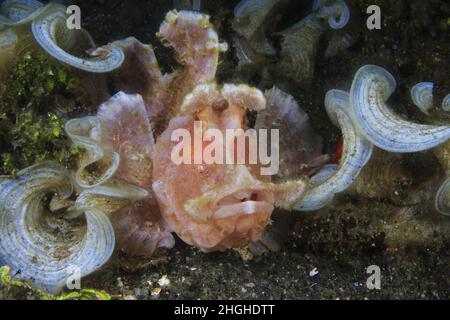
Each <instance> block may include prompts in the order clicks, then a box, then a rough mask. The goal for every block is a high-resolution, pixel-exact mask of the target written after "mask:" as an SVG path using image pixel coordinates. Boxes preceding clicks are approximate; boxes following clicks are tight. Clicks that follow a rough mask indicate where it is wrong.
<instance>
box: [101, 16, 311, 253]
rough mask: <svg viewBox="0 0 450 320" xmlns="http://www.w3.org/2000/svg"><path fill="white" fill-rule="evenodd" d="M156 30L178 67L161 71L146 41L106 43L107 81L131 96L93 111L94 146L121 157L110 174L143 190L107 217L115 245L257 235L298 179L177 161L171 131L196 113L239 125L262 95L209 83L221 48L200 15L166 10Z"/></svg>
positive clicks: (222, 243)
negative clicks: (112, 53)
mask: <svg viewBox="0 0 450 320" xmlns="http://www.w3.org/2000/svg"><path fill="white" fill-rule="evenodd" d="M158 35H159V37H160V38H161V39H162V40H163V42H164V43H166V44H167V45H169V46H171V47H173V48H174V50H175V52H176V54H177V57H178V59H179V61H180V62H181V63H182V64H183V68H181V69H180V70H177V71H175V72H173V73H172V74H168V75H162V73H161V72H160V70H159V67H158V64H157V62H156V58H155V55H154V52H153V50H152V48H151V47H150V46H146V45H143V44H142V43H140V42H139V41H137V40H136V39H134V38H128V39H125V40H122V41H118V42H115V45H117V46H120V47H122V49H123V50H124V52H125V53H126V59H125V63H124V65H123V67H122V68H121V70H119V71H117V72H116V73H115V75H114V78H115V84H116V87H117V88H119V89H121V90H124V91H125V92H127V93H137V94H125V93H123V92H121V93H119V94H117V95H116V96H114V97H112V98H111V99H110V100H109V101H107V102H106V103H105V104H103V105H102V106H101V107H100V110H99V112H98V118H99V119H100V121H101V124H102V131H103V132H104V134H103V136H102V141H101V143H102V145H103V146H104V147H105V148H110V149H112V151H115V152H117V153H118V154H119V155H120V159H121V162H120V165H119V168H118V170H117V172H116V173H115V175H114V178H115V179H118V180H121V181H124V182H127V183H130V184H132V185H136V186H140V187H142V188H145V189H147V190H148V191H149V193H150V196H149V198H148V199H146V200H145V201H141V202H138V203H132V204H130V205H128V206H127V207H125V208H122V209H121V210H120V211H118V212H116V213H115V214H113V222H114V225H115V228H116V232H117V239H118V248H119V249H120V250H121V251H122V252H124V253H125V254H126V255H128V256H131V257H133V256H140V257H145V258H148V257H151V256H152V255H153V254H154V252H155V251H157V249H158V248H170V247H171V246H173V245H174V239H173V237H172V235H171V234H170V233H171V232H174V233H177V234H178V235H179V236H180V238H182V239H183V240H184V241H185V242H187V243H188V244H191V245H194V246H196V247H198V248H200V249H201V250H203V251H214V250H225V249H228V248H232V247H241V246H244V245H246V244H248V243H250V242H252V241H256V240H258V239H259V238H260V237H261V234H262V233H263V231H264V229H265V228H266V226H267V225H268V224H269V223H270V221H271V219H270V218H271V214H272V211H273V209H274V207H275V206H281V207H285V208H287V207H289V206H290V204H291V203H292V201H293V200H294V199H297V198H298V197H299V196H301V194H302V193H303V190H304V183H303V182H302V181H300V182H290V183H286V184H280V185H275V184H273V183H270V181H269V178H267V177H262V176H260V175H259V169H260V167H259V165H252V166H250V165H222V164H218V165H176V164H175V163H174V162H172V159H171V152H172V149H173V147H174V146H175V144H176V143H175V142H172V141H171V133H172V132H173V130H175V129H177V128H185V129H188V130H191V131H192V130H193V123H194V121H195V120H196V119H197V120H202V121H204V122H205V123H206V125H207V126H208V127H209V128H216V129H219V130H221V131H222V132H224V131H225V130H226V129H236V128H243V129H246V125H247V119H246V109H251V110H255V111H260V110H262V109H264V108H265V105H266V100H265V98H264V96H263V94H262V93H261V92H260V91H258V90H256V89H253V88H250V87H247V86H244V85H241V86H234V85H225V86H224V87H223V88H218V87H217V86H216V85H215V84H214V78H215V74H216V70H217V65H218V58H219V51H220V50H219V48H220V46H219V42H218V36H217V34H216V32H215V31H214V30H213V29H212V26H211V25H210V23H209V19H208V17H207V16H205V15H202V14H199V13H194V12H185V11H182V12H179V13H177V12H173V11H172V12H170V13H169V14H168V15H167V17H166V20H165V22H164V23H163V24H162V25H161V29H160V32H159V34H158ZM128 80H129V81H128ZM139 80H141V81H139ZM153 135H155V136H156V137H157V139H156V144H155V143H154V140H153ZM205 146H206V145H204V147H205ZM231 147H233V148H234V144H232V145H227V146H226V148H231Z"/></svg>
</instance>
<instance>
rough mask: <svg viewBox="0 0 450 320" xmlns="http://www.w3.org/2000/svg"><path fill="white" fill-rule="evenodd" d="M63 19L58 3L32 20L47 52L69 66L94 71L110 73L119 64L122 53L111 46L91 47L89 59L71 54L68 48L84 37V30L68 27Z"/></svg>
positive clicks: (40, 42)
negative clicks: (92, 48) (95, 48)
mask: <svg viewBox="0 0 450 320" xmlns="http://www.w3.org/2000/svg"><path fill="white" fill-rule="evenodd" d="M66 21H67V14H66V10H65V8H64V7H63V6H61V5H57V4H52V5H51V7H50V8H48V10H46V13H45V14H43V15H40V16H38V17H36V18H35V19H33V22H32V26H31V28H32V32H33V35H34V37H35V39H36V41H37V42H38V44H39V45H40V46H41V47H42V48H43V49H44V50H45V51H46V52H47V53H48V54H50V55H51V56H53V57H54V58H55V59H57V60H59V61H61V62H64V63H66V64H68V65H71V66H72V67H75V68H78V69H81V70H85V71H88V72H94V73H104V72H109V71H112V70H115V69H117V68H118V67H120V66H121V64H122V63H123V60H124V53H123V52H122V50H121V49H120V48H117V47H114V46H110V47H108V48H100V49H97V50H94V51H92V52H91V57H90V58H80V57H77V56H74V55H72V54H70V53H69V51H70V50H71V49H72V48H73V46H75V45H76V42H77V36H78V35H80V34H82V36H85V33H83V32H81V33H80V32H79V30H69V29H68V28H67V23H66Z"/></svg>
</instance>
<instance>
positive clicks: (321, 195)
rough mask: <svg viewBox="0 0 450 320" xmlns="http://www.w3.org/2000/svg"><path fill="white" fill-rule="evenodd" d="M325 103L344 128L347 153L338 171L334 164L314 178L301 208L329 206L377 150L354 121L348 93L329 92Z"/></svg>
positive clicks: (334, 119) (302, 209) (345, 152)
mask: <svg viewBox="0 0 450 320" xmlns="http://www.w3.org/2000/svg"><path fill="white" fill-rule="evenodd" d="M325 105H326V108H327V112H328V114H329V116H330V118H331V120H332V121H333V122H334V123H335V125H337V126H339V127H340V128H341V130H342V134H343V136H344V141H345V143H344V150H343V156H342V160H341V162H340V164H339V167H338V168H337V169H336V171H334V168H332V167H331V168H327V169H326V170H327V171H326V172H320V173H319V174H318V175H319V177H317V178H313V181H314V182H313V184H312V187H311V188H310V189H309V190H307V191H306V194H305V196H304V197H303V198H302V199H301V200H300V201H299V202H298V203H297V204H296V205H295V206H294V208H295V209H296V210H299V211H313V210H318V209H320V208H323V207H324V206H326V205H327V204H328V203H329V202H330V201H331V200H332V199H333V197H334V195H335V194H336V193H339V192H342V191H344V190H345V189H347V188H348V187H349V186H350V185H351V184H352V183H353V181H354V180H355V179H356V177H357V176H358V175H359V173H360V172H361V169H362V168H363V167H364V166H365V165H366V164H367V162H368V161H369V159H370V157H371V156H372V152H373V145H372V144H371V143H370V142H369V141H367V140H366V139H365V138H364V137H363V136H362V135H361V134H360V133H359V132H358V131H357V129H356V128H355V126H354V124H353V123H352V120H351V118H350V115H349V108H350V107H349V95H348V93H346V92H344V91H340V90H331V91H329V92H328V93H327V96H326V98H325ZM329 169H330V170H329ZM333 173H334V174H333Z"/></svg>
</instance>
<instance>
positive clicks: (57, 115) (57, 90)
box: [0, 53, 80, 174]
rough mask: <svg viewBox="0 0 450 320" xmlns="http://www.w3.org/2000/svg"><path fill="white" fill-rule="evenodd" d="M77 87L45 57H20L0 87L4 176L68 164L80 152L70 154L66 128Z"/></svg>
mask: <svg viewBox="0 0 450 320" xmlns="http://www.w3.org/2000/svg"><path fill="white" fill-rule="evenodd" d="M78 86H79V80H78V78H77V77H76V76H74V75H73V74H72V73H71V72H70V71H69V70H68V69H66V68H65V67H63V66H61V65H57V64H55V63H54V62H52V61H50V60H49V59H48V58H47V57H45V56H44V55H42V54H30V53H27V54H25V55H24V56H23V57H21V58H20V61H19V62H18V63H17V64H16V65H15V67H13V70H12V71H11V72H10V73H9V75H8V76H7V78H6V79H5V82H4V83H3V84H2V85H1V87H0V124H1V126H0V146H1V150H2V151H1V160H2V161H1V164H0V173H2V174H14V173H15V172H17V171H18V170H20V169H22V168H25V167H28V166H30V165H32V164H34V163H36V162H39V161H45V160H56V161H58V162H60V163H64V164H67V163H68V162H70V161H71V159H72V157H73V156H77V155H78V154H79V153H80V150H78V149H73V150H72V149H70V147H69V144H68V142H67V137H66V135H65V133H64V128H63V119H64V118H65V117H66V115H67V113H68V112H70V111H71V110H73V109H74V108H75V107H76V104H77V101H76V99H77V98H76V96H75V93H74V91H75V90H76V89H77V88H78Z"/></svg>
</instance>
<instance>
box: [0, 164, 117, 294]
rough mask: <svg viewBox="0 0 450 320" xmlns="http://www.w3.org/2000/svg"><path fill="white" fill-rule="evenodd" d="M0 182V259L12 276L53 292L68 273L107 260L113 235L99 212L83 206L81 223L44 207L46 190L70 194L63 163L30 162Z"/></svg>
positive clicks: (84, 270)
mask: <svg viewBox="0 0 450 320" xmlns="http://www.w3.org/2000/svg"><path fill="white" fill-rule="evenodd" d="M0 186H1V188H0V235H1V241H0V263H1V264H7V265H9V266H10V267H11V268H12V272H14V274H15V277H16V278H18V279H19V280H26V281H31V282H33V283H34V284H35V285H36V286H37V287H41V288H43V289H46V290H48V291H51V292H58V291H59V290H61V289H62V288H63V287H64V286H65V285H66V284H67V281H68V279H69V278H70V277H72V276H73V272H76V274H79V275H80V276H85V275H88V274H90V273H92V272H94V271H95V270H97V269H98V268H100V267H101V266H102V265H103V264H105V263H106V262H107V261H108V259H109V258H110V256H111V254H112V252H113V249H114V245H115V236H114V230H113V227H112V225H111V223H110V221H109V219H108V217H107V216H106V215H105V214H104V213H103V212H101V211H99V210H96V209H90V210H86V211H85V212H84V218H85V224H84V225H85V226H86V227H85V228H84V227H83V224H81V225H80V223H79V222H75V223H71V221H68V220H66V219H64V217H58V216H56V215H55V214H48V213H46V212H45V210H44V205H43V203H44V201H43V199H44V198H45V196H47V195H48V194H52V193H55V192H56V193H57V194H58V195H59V196H60V197H61V198H68V197H69V196H70V195H71V194H72V191H73V186H72V181H71V179H70V174H69V172H68V171H67V170H66V169H65V168H63V167H60V166H58V165H55V164H52V163H44V164H40V165H36V166H33V167H31V168H28V169H25V170H23V171H21V172H19V174H18V178H17V179H16V180H12V179H8V178H4V177H2V178H0ZM55 228H57V230H58V232H54V230H55Z"/></svg>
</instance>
